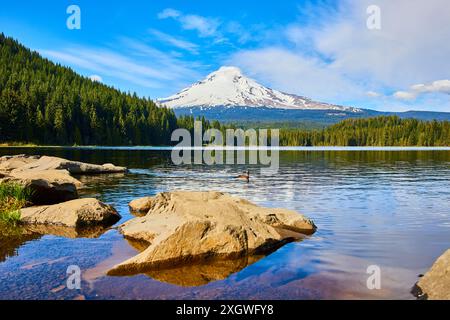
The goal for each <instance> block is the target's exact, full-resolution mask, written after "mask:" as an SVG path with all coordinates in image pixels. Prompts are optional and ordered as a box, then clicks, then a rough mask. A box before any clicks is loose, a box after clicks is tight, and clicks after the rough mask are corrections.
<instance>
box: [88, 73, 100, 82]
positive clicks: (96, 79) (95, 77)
mask: <svg viewBox="0 0 450 320" xmlns="http://www.w3.org/2000/svg"><path fill="white" fill-rule="evenodd" d="M89 79H91V80H92V81H94V82H103V78H102V77H100V76H99V75H97V74H93V75H91V76H90V77H89Z"/></svg>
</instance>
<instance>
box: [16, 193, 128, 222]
mask: <svg viewBox="0 0 450 320" xmlns="http://www.w3.org/2000/svg"><path fill="white" fill-rule="evenodd" d="M120 218H121V217H120V215H119V214H118V213H117V211H116V210H115V209H114V208H113V207H111V206H109V205H106V204H104V203H102V202H100V201H99V200H97V199H90V198H87V199H77V200H72V201H68V202H64V203H60V204H55V205H51V206H39V207H30V208H24V209H21V210H20V219H21V221H22V223H24V224H45V225H55V226H65V227H73V228H79V227H92V226H110V225H112V224H114V223H116V222H117V221H119V220H120Z"/></svg>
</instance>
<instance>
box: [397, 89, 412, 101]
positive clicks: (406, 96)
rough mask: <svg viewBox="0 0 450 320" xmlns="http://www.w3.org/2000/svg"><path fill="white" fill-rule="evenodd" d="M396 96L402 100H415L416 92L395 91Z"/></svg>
mask: <svg viewBox="0 0 450 320" xmlns="http://www.w3.org/2000/svg"><path fill="white" fill-rule="evenodd" d="M394 97H395V98H396V99H400V100H414V99H415V98H416V94H415V93H413V92H407V91H397V92H395V93H394Z"/></svg>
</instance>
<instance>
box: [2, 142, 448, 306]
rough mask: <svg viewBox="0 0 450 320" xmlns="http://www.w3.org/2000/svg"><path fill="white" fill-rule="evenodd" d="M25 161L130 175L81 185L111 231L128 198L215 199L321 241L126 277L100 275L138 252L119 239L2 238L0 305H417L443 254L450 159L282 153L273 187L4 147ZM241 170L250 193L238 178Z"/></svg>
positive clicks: (126, 161) (113, 159)
mask: <svg viewBox="0 0 450 320" xmlns="http://www.w3.org/2000/svg"><path fill="white" fill-rule="evenodd" d="M22 153H26V154H45V155H56V156H60V157H64V158H67V159H71V160H79V161H84V162H91V163H99V164H102V163H114V164H116V165H121V166H127V167H128V168H130V173H129V174H126V175H110V176H89V177H79V179H80V180H82V182H84V183H86V184H87V186H88V188H87V189H86V190H83V191H82V194H81V196H83V197H97V198H99V199H101V200H102V201H104V202H106V203H108V204H111V205H113V206H114V207H115V208H116V209H117V210H118V211H119V213H120V214H121V215H122V217H123V219H122V220H121V221H120V222H119V223H118V224H120V223H123V222H124V221H126V220H128V219H131V218H133V217H134V216H133V215H132V214H131V213H130V212H129V210H128V203H129V202H130V201H131V200H133V199H134V198H137V197H142V196H148V195H155V194H157V193H159V192H163V191H173V190H217V191H224V192H229V193H231V194H233V195H237V196H239V197H243V198H246V199H248V200H250V201H253V202H255V203H257V204H259V205H263V206H267V207H281V208H288V209H294V210H297V211H298V212H301V213H303V214H305V215H306V216H308V217H310V218H311V219H313V220H314V222H315V224H316V225H317V227H318V231H317V232H316V233H315V234H314V235H313V236H311V237H309V238H306V239H304V240H303V241H301V242H295V243H290V244H288V245H286V246H284V247H282V248H281V249H279V250H277V251H276V252H274V253H272V254H271V255H269V256H267V257H262V258H261V259H259V260H255V261H254V263H250V262H248V263H245V264H243V265H241V266H238V265H236V264H234V265H229V266H228V265H225V266H221V267H210V266H209V267H208V266H205V267H201V266H200V267H196V268H179V269H176V270H173V271H164V272H163V271H162V272H160V273H158V272H152V273H149V274H141V275H135V276H127V277H109V276H105V272H106V271H107V270H108V269H109V268H110V267H112V266H113V265H115V264H117V263H119V262H122V261H123V260H125V259H127V258H129V257H131V256H133V255H135V254H136V253H137V252H138V250H139V249H140V248H138V247H137V246H133V245H132V244H130V243H128V242H127V241H126V240H124V239H123V237H122V235H121V234H119V233H118V232H117V230H116V229H114V228H111V229H109V230H106V232H104V233H100V234H99V233H97V234H86V235H80V234H76V233H75V232H71V231H67V230H66V231H65V232H61V231H54V230H47V231H45V232H44V231H42V230H41V231H40V232H39V230H34V231H33V232H27V233H26V235H21V234H14V233H12V234H8V235H6V232H5V233H3V235H1V236H0V240H1V242H0V299H347V298H356V299H360V298H361V299H365V298H388V299H391V298H395V299H414V297H413V296H412V295H411V293H410V290H411V287H412V286H413V285H414V283H415V282H416V281H417V280H418V276H419V274H423V273H425V272H426V271H427V270H428V268H429V267H430V266H431V264H432V263H433V262H434V260H435V259H436V258H437V257H438V256H439V255H441V254H442V253H443V252H444V251H445V250H446V249H448V248H449V247H450V151H448V150H434V151H433V150H428V151H423V150H420V151H419V150H416V151H414V150H403V151H400V150H395V151H380V150H376V151H375V150H372V151H369V150H353V151H348V150H332V151H326V150H312V149H308V150H297V151H282V152H280V170H279V173H278V174H277V175H271V176H262V175H260V170H259V168H258V166H237V165H236V166H227V165H215V166H204V165H192V166H174V165H173V164H172V163H171V160H170V151H167V150H153V149H139V148H133V149H130V150H127V149H123V148H121V149H115V150H111V149H95V148H90V149H73V148H67V149H61V148H0V156H1V155H11V154H22ZM247 168H248V169H250V171H251V172H252V175H253V177H252V179H251V181H250V183H249V184H247V183H245V182H241V181H238V180H236V179H233V177H234V176H236V175H237V174H238V173H241V172H242V171H243V170H245V169H247ZM0 232H1V231H0ZM8 232H9V231H8ZM43 233H47V234H43ZM141 249H142V248H141ZM252 262H253V261H252ZM247 264H248V265H247ZM70 265H77V266H79V267H80V268H81V271H82V283H81V290H69V289H67V287H66V279H67V274H66V270H67V268H68V266H70ZM372 265H376V266H378V267H379V268H380V271H381V289H380V290H370V289H368V288H367V285H366V282H367V279H368V277H369V276H370V274H368V273H367V268H368V267H369V266H372ZM219 269H220V270H219ZM186 284H189V285H190V286H185V285H186ZM183 285H184V286H183Z"/></svg>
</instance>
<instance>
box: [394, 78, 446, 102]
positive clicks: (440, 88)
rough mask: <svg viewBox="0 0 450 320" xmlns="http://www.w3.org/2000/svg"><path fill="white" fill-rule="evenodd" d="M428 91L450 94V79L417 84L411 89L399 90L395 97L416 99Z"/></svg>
mask: <svg viewBox="0 0 450 320" xmlns="http://www.w3.org/2000/svg"><path fill="white" fill-rule="evenodd" d="M427 93H442V94H447V95H450V80H436V81H433V82H432V83H430V84H415V85H413V86H411V87H410V89H409V91H397V92H395V93H394V97H395V98H397V99H402V100H414V99H416V98H417V97H418V96H420V95H422V94H427Z"/></svg>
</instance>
